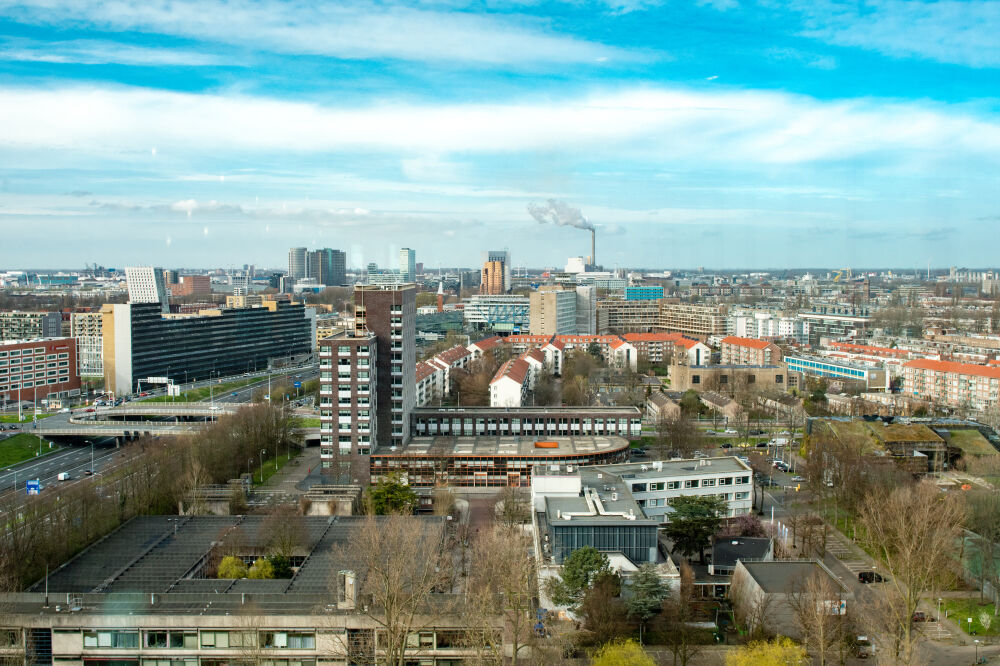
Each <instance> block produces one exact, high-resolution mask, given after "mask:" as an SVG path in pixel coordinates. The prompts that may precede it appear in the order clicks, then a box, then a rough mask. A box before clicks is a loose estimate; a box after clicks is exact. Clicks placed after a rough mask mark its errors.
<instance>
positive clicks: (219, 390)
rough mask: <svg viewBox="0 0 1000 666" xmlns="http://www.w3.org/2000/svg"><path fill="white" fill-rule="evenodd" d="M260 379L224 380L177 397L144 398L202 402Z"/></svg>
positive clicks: (149, 399)
mask: <svg viewBox="0 0 1000 666" xmlns="http://www.w3.org/2000/svg"><path fill="white" fill-rule="evenodd" d="M259 381H260V377H248V378H246V379H239V380H236V381H234V382H223V383H222V384H213V385H212V386H203V387H201V388H196V389H192V390H190V391H185V392H184V393H181V394H180V395H179V396H177V397H173V396H169V395H158V396H156V397H154V398H147V399H144V400H143V402H201V401H202V400H208V399H209V398H210V397H211V395H212V394H214V395H218V396H222V395H225V394H226V393H229V392H230V391H235V390H236V389H241V388H243V387H244V386H249V385H250V384H256V383H257V382H259Z"/></svg>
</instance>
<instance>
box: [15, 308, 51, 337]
mask: <svg viewBox="0 0 1000 666" xmlns="http://www.w3.org/2000/svg"><path fill="white" fill-rule="evenodd" d="M61 335H62V314H60V313H59V312H21V311H20V310H9V311H7V312H0V340H33V339H35V338H58V337H60V336H61Z"/></svg>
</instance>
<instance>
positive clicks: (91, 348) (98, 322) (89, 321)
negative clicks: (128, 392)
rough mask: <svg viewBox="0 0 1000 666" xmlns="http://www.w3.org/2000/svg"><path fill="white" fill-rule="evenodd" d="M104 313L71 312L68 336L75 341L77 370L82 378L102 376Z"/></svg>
mask: <svg viewBox="0 0 1000 666" xmlns="http://www.w3.org/2000/svg"><path fill="white" fill-rule="evenodd" d="M103 322H104V313H102V312H73V313H71V314H70V316H69V334H70V337H72V338H74V339H75V340H76V353H77V357H76V360H77V370H78V372H79V374H80V375H81V376H83V377H102V376H103V375H104V327H103Z"/></svg>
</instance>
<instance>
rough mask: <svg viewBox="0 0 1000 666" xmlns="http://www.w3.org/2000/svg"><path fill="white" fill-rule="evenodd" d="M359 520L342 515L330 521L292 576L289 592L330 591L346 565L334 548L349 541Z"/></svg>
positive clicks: (318, 592) (321, 592)
mask: <svg viewBox="0 0 1000 666" xmlns="http://www.w3.org/2000/svg"><path fill="white" fill-rule="evenodd" d="M359 520H360V519H359V518H356V517H344V516H340V517H337V518H335V519H334V520H333V522H331V523H330V525H329V528H328V529H327V530H326V532H325V533H324V534H323V536H322V538H320V540H319V542H318V543H317V544H316V547H315V548H313V551H312V553H310V554H309V557H308V558H306V561H305V562H303V563H302V566H301V567H299V570H298V572H297V573H296V574H295V577H294V578H292V583H291V585H289V586H288V592H300V593H304V594H323V593H326V592H327V591H329V589H330V584H331V582H332V581H333V579H334V576H335V575H336V574H337V572H338V571H340V569H341V568H343V566H344V563H343V561H342V559H341V558H339V557H337V556H336V554H335V553H334V552H333V549H334V548H335V547H338V546H342V545H343V544H346V543H347V541H348V540H349V539H350V536H351V534H352V533H353V532H354V530H355V529H356V528H357V524H358V521H359Z"/></svg>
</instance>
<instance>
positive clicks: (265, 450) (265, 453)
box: [260, 449, 267, 483]
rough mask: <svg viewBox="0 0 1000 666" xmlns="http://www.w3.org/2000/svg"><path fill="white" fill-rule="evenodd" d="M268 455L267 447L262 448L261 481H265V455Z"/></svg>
mask: <svg viewBox="0 0 1000 666" xmlns="http://www.w3.org/2000/svg"><path fill="white" fill-rule="evenodd" d="M266 455H267V449H261V450H260V482H261V483H264V456H266Z"/></svg>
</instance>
